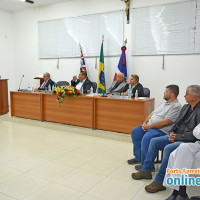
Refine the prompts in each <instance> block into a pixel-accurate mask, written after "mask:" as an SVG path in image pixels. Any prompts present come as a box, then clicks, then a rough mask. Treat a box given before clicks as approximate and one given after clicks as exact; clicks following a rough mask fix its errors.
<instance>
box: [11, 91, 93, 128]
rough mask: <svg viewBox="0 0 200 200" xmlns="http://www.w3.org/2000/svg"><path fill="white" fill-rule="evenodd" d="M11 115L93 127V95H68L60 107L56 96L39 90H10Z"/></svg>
mask: <svg viewBox="0 0 200 200" xmlns="http://www.w3.org/2000/svg"><path fill="white" fill-rule="evenodd" d="M10 99H11V116H17V117H23V118H29V119H38V120H41V121H50V122H58V123H64V124H71V125H76V126H83V127H90V128H92V127H93V101H94V99H93V97H86V96H84V97H79V98H75V97H74V98H70V97H67V98H65V100H64V103H63V104H62V106H61V107H59V104H58V102H57V101H56V96H53V95H52V94H46V93H39V92H34V93H31V92H10Z"/></svg>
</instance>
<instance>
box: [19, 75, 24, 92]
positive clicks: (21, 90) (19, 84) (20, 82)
mask: <svg viewBox="0 0 200 200" xmlns="http://www.w3.org/2000/svg"><path fill="white" fill-rule="evenodd" d="M23 78H24V75H22V78H21V81H20V84H19V89H18V91H22V90H21V89H20V86H21V83H22V79H23Z"/></svg>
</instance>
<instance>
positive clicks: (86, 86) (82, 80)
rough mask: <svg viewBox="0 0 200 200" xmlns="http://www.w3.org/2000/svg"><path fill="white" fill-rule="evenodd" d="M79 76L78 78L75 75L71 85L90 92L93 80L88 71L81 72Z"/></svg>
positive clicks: (84, 91)
mask: <svg viewBox="0 0 200 200" xmlns="http://www.w3.org/2000/svg"><path fill="white" fill-rule="evenodd" d="M78 78H79V79H77V76H73V80H71V85H72V86H74V87H76V89H78V90H83V93H88V91H90V88H91V86H92V82H91V81H90V80H89V79H88V77H87V72H85V71H82V72H80V73H79V76H78Z"/></svg>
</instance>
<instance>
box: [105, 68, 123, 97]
mask: <svg viewBox="0 0 200 200" xmlns="http://www.w3.org/2000/svg"><path fill="white" fill-rule="evenodd" d="M125 85H126V83H125V82H124V74H123V73H121V72H119V73H118V74H117V77H116V81H113V83H112V85H111V87H110V88H109V89H108V91H107V94H116V95H120V94H121V92H122V88H123V87H124V86H125Z"/></svg>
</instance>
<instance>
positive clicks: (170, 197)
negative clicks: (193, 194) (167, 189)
mask: <svg viewBox="0 0 200 200" xmlns="http://www.w3.org/2000/svg"><path fill="white" fill-rule="evenodd" d="M175 199H176V197H175V196H174V195H172V194H171V195H170V196H169V197H168V198H167V199H165V200H175Z"/></svg>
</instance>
